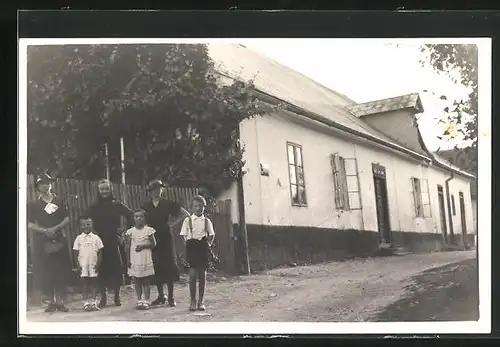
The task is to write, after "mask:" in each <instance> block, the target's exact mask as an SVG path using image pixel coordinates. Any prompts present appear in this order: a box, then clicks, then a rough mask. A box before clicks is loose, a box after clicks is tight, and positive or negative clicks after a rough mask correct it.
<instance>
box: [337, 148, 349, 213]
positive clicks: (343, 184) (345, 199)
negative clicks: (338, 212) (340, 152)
mask: <svg viewBox="0 0 500 347" xmlns="http://www.w3.org/2000/svg"><path fill="white" fill-rule="evenodd" d="M339 162H340V170H339V175H340V190H341V197H342V198H341V200H342V209H343V210H345V211H348V210H349V189H348V186H347V175H346V169H345V159H344V158H342V157H339Z"/></svg>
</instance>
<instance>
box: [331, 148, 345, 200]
mask: <svg viewBox="0 0 500 347" xmlns="http://www.w3.org/2000/svg"><path fill="white" fill-rule="evenodd" d="M330 162H331V164H332V173H333V187H334V195H335V207H336V208H337V209H340V208H342V200H341V189H340V179H339V168H340V157H339V155H338V153H334V154H332V155H331V157H330Z"/></svg>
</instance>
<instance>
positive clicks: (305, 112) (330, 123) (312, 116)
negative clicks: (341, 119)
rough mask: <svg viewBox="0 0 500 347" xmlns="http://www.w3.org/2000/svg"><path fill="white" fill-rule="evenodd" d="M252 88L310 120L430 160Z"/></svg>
mask: <svg viewBox="0 0 500 347" xmlns="http://www.w3.org/2000/svg"><path fill="white" fill-rule="evenodd" d="M254 90H255V91H256V92H257V95H258V96H259V97H261V98H264V99H266V100H264V101H267V102H270V103H272V104H276V103H282V104H284V105H286V106H287V108H288V109H289V110H290V111H292V112H294V113H297V114H300V115H302V116H305V117H307V118H310V119H312V120H316V121H318V122H321V123H323V124H325V125H328V126H331V127H334V128H336V129H339V130H342V131H345V132H347V133H350V134H353V135H356V136H359V137H362V138H365V139H368V140H370V141H372V142H375V143H378V144H381V145H383V146H385V147H388V148H391V149H393V150H397V151H399V152H401V153H404V154H406V155H410V156H412V157H413V158H416V159H419V160H423V161H425V162H427V163H430V162H432V158H430V157H426V156H424V155H421V154H418V153H416V152H413V151H411V150H409V149H406V148H404V147H402V146H398V145H395V144H392V143H390V142H387V141H384V140H382V139H378V138H375V137H373V136H370V135H367V134H363V133H361V132H359V131H356V130H353V129H350V128H348V127H346V126H344V125H342V124H339V123H337V122H335V121H332V120H330V119H328V118H326V117H324V116H321V115H318V114H316V113H314V112H311V111H308V110H305V109H303V108H301V107H298V106H296V105H293V104H291V103H289V102H287V101H285V100H282V99H280V98H278V97H275V96H273V95H270V94H268V93H266V92H264V91H262V90H259V89H257V88H254Z"/></svg>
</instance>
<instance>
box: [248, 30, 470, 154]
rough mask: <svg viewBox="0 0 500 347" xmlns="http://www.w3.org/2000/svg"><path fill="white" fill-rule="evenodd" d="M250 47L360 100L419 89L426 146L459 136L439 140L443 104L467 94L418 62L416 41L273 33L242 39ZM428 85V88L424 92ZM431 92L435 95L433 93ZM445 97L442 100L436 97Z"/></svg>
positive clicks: (435, 147)
mask: <svg viewBox="0 0 500 347" xmlns="http://www.w3.org/2000/svg"><path fill="white" fill-rule="evenodd" d="M242 43H243V44H245V46H246V47H247V48H249V49H253V50H255V51H258V52H260V53H263V54H265V55H267V56H268V57H270V58H272V59H274V60H276V61H278V62H279V63H281V64H283V65H286V66H288V67H290V68H292V69H294V70H297V71H299V72H301V73H302V74H304V75H306V76H308V77H310V78H312V79H314V80H316V81H317V82H319V83H321V84H323V85H324V86H326V87H328V88H330V89H333V90H335V91H337V92H340V93H342V94H344V95H346V96H347V97H349V98H350V99H352V100H354V101H355V102H358V103H362V102H367V101H372V100H377V99H383V98H390V97H394V96H398V95H404V94H408V93H416V92H417V93H419V94H420V98H421V100H422V103H423V106H424V113H422V114H420V115H417V117H418V124H419V128H420V131H421V133H422V137H423V138H424V141H425V143H426V145H427V147H428V148H429V149H430V150H431V151H436V150H438V149H446V148H452V147H454V146H455V144H458V145H459V146H460V145H461V144H463V141H462V140H455V141H450V140H449V139H448V140H439V139H438V136H440V135H442V133H443V131H444V130H445V125H444V124H442V123H438V121H439V119H440V118H443V117H444V111H443V109H444V108H445V107H446V106H448V105H451V103H452V101H453V99H456V100H460V99H462V98H464V97H466V96H467V89H466V87H464V86H462V85H460V84H458V85H457V84H455V83H453V82H452V81H451V79H450V78H449V77H448V76H446V75H445V74H439V73H437V72H435V71H434V70H433V69H432V68H431V67H430V66H422V65H421V64H420V62H419V59H420V57H422V53H421V52H420V51H419V47H420V44H421V43H416V42H408V43H406V42H405V43H403V44H398V45H395V44H392V45H390V44H388V43H387V41H385V42H381V41H366V40H363V41H361V40H360V41H357V40H352V39H349V40H346V39H344V40H338V39H336V40H335V39H286V40H285V39H273V40H247V41H245V42H242ZM425 90H427V92H425ZM432 93H434V95H433V94H432ZM441 95H446V96H447V97H448V100H447V101H443V100H441V99H440V96H441Z"/></svg>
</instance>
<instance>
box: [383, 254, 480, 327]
mask: <svg viewBox="0 0 500 347" xmlns="http://www.w3.org/2000/svg"><path fill="white" fill-rule="evenodd" d="M406 291H407V294H408V295H407V296H406V297H404V298H402V299H401V300H399V301H397V302H395V303H393V304H391V305H389V306H388V307H386V308H385V309H384V310H383V311H382V312H380V313H379V314H378V315H377V316H376V317H375V318H374V320H375V321H385V322H387V321H400V322H401V321H403V322H405V321H406V322H407V321H473V320H478V318H479V293H478V292H479V283H478V267H477V259H469V260H465V261H461V262H458V263H454V264H450V265H446V266H443V267H439V268H435V269H431V270H428V271H424V272H422V273H421V274H419V275H418V276H415V277H414V278H413V283H412V284H411V285H409V286H408V287H407V288H406Z"/></svg>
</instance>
